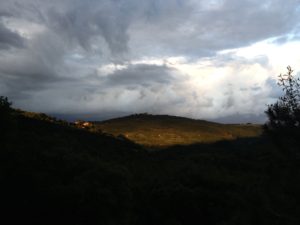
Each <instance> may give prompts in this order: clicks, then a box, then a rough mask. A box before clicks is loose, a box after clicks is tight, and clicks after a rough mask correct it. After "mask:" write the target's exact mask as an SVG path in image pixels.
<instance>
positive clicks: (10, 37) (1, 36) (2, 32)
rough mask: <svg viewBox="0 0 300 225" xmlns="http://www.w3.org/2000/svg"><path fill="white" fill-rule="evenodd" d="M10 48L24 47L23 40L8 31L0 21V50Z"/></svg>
mask: <svg viewBox="0 0 300 225" xmlns="http://www.w3.org/2000/svg"><path fill="white" fill-rule="evenodd" d="M0 19H1V18H0ZM11 47H16V48H22V47H24V39H23V38H22V37H21V36H20V35H19V34H17V33H15V32H13V31H11V30H9V29H8V28H7V27H6V26H5V25H4V24H3V23H1V21H0V50H1V49H2V50H3V49H9V48H11Z"/></svg>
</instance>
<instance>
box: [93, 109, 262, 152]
mask: <svg viewBox="0 0 300 225" xmlns="http://www.w3.org/2000/svg"><path fill="white" fill-rule="evenodd" d="M95 125H96V127H97V128H99V129H101V130H102V131H103V132H106V133H110V134H113V135H114V136H118V135H124V136H125V137H126V138H128V139H129V140H131V141H133V142H135V143H138V144H141V145H144V146H147V147H170V146H173V145H189V144H194V143H212V142H216V141H221V140H234V139H237V138H243V137H256V136H259V135H260V134H261V132H262V129H261V126H260V125H251V124H248V125H247V124H244V125H229V124H226V125H225V124H219V123H213V122H207V121H203V120H193V119H188V118H183V117H176V116H166V115H159V116H154V115H148V114H138V115H131V116H127V117H122V118H117V119H112V120H107V121H103V122H95Z"/></svg>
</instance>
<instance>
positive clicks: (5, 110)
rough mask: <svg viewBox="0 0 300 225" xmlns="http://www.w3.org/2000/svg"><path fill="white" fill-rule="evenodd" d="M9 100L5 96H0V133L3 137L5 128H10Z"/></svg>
mask: <svg viewBox="0 0 300 225" xmlns="http://www.w3.org/2000/svg"><path fill="white" fill-rule="evenodd" d="M11 112H12V108H11V102H9V101H8V98H7V97H4V96H0V135H1V137H4V136H5V134H6V132H7V130H8V129H9V128H10V125H11V122H12V118H11Z"/></svg>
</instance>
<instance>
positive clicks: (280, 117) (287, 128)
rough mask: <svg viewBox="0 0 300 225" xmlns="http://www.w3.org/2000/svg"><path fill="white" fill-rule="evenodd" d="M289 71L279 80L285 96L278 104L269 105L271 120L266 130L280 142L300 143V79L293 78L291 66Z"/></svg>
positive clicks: (267, 111) (280, 76) (267, 112)
mask: <svg viewBox="0 0 300 225" xmlns="http://www.w3.org/2000/svg"><path fill="white" fill-rule="evenodd" d="M287 70H288V71H287V73H286V74H283V75H282V74H280V75H279V79H278V85H279V86H280V87H281V88H282V90H283V92H284V95H283V96H281V97H280V98H279V99H278V100H277V102H276V103H274V104H271V105H268V109H267V110H266V111H265V113H266V114H267V116H268V118H269V121H268V122H267V123H266V124H265V130H266V131H267V132H269V133H271V134H272V135H274V136H275V137H276V138H278V140H280V141H282V140H284V141H287V140H288V141H289V142H290V143H297V142H299V141H300V140H299V138H300V135H299V134H300V132H299V130H300V79H299V78H296V77H294V76H293V70H292V68H291V67H290V66H288V67H287Z"/></svg>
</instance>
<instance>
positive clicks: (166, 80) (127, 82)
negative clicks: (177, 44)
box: [104, 64, 180, 87]
mask: <svg viewBox="0 0 300 225" xmlns="http://www.w3.org/2000/svg"><path fill="white" fill-rule="evenodd" d="M176 73H177V72H176V71H175V70H174V69H171V68H169V67H167V66H159V65H148V64H138V65H129V67H128V68H126V69H122V70H116V71H115V72H114V73H113V74H109V75H107V76H106V77H105V78H104V84H105V85H107V86H129V87H132V86H133V87H134V86H143V87H149V86H151V85H153V84H162V85H164V84H170V83H172V82H174V81H176V80H179V79H180V78H179V77H176Z"/></svg>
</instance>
